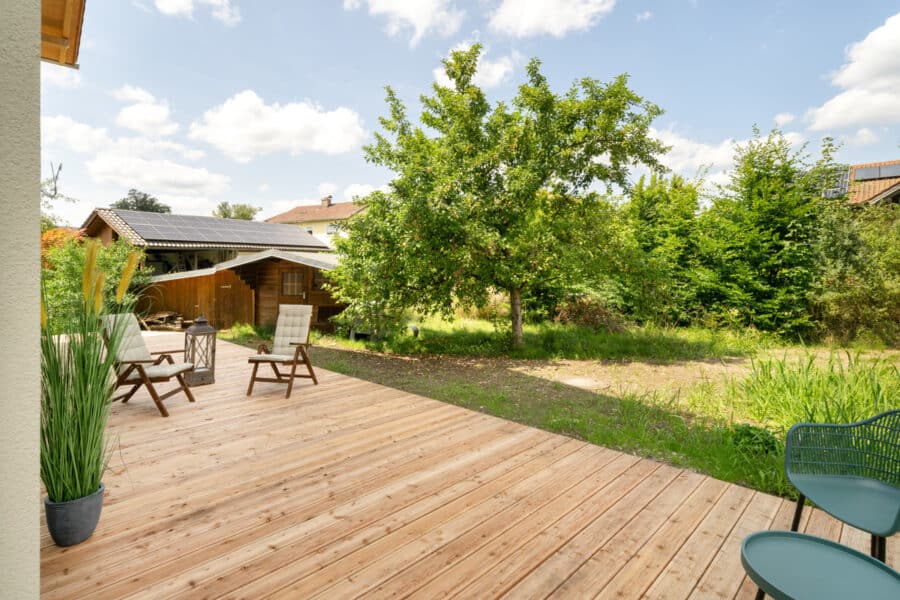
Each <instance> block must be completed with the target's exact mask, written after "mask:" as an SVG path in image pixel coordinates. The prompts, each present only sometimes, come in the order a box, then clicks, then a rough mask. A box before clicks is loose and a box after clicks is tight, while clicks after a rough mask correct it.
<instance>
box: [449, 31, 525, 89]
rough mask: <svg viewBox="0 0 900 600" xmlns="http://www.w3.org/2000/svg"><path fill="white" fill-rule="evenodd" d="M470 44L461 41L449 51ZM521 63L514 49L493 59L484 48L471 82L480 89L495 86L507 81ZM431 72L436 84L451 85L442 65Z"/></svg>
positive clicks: (461, 48)
mask: <svg viewBox="0 0 900 600" xmlns="http://www.w3.org/2000/svg"><path fill="white" fill-rule="evenodd" d="M471 46H472V44H471V43H470V42H462V43H460V44H457V45H456V46H454V47H453V48H452V49H451V52H453V51H456V50H468V49H469V48H470V47H471ZM521 63H522V55H521V54H519V52H517V51H516V50H513V51H512V52H510V53H509V54H507V55H506V56H501V57H499V58H497V59H495V60H491V59H490V58H489V57H488V52H487V50H484V51H483V52H482V54H481V56H480V57H479V58H478V70H477V71H476V72H475V77H473V78H472V83H474V84H475V85H477V86H478V87H480V88H482V89H488V88H492V87H497V86H498V85H500V84H502V83H504V82H505V81H507V80H508V79H509V78H510V76H512V74H513V71H515V69H516V67H517V66H518V65H519V64H521ZM432 74H433V75H434V80H435V81H436V82H437V83H438V84H440V85H443V86H448V87H449V86H450V85H451V81H450V78H449V77H447V73H446V72H445V71H444V67H443V65H442V66H440V67H436V68H435V69H434V70H433V71H432Z"/></svg>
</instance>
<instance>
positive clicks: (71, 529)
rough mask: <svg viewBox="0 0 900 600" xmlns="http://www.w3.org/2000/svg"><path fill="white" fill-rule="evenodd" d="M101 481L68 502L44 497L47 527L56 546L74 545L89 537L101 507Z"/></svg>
mask: <svg viewBox="0 0 900 600" xmlns="http://www.w3.org/2000/svg"><path fill="white" fill-rule="evenodd" d="M105 489H106V488H105V486H104V485H103V483H102V482H101V483H100V489H98V490H97V491H96V492H94V493H93V494H91V495H90V496H85V497H83V498H77V499H75V500H69V501H68V502H52V501H51V500H50V498H44V512H45V514H46V515H47V529H49V530H50V537H51V538H53V541H54V542H55V543H56V545H57V546H74V545H75V544H80V543H81V542H83V541H84V540H86V539H88V538H89V537H91V534H92V533H94V529H95V528H96V527H97V521H99V520H100V509H102V508H103V490H105Z"/></svg>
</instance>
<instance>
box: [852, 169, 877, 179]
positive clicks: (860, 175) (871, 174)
mask: <svg viewBox="0 0 900 600" xmlns="http://www.w3.org/2000/svg"><path fill="white" fill-rule="evenodd" d="M879 177H880V169H879V167H864V168H862V169H857V170H856V175H855V177H854V180H855V181H867V180H869V179H878V178H879Z"/></svg>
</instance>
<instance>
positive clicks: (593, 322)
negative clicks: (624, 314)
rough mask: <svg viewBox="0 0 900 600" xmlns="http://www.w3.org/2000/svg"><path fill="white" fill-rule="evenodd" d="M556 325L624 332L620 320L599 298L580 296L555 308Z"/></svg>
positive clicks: (586, 295)
mask: <svg viewBox="0 0 900 600" xmlns="http://www.w3.org/2000/svg"><path fill="white" fill-rule="evenodd" d="M554 321H555V322H557V323H562V324H564V325H576V326H578V327H584V328H586V329H590V330H592V331H608V332H621V331H624V330H625V326H624V325H623V324H622V318H621V316H620V315H619V314H617V313H616V312H615V311H614V310H612V309H611V308H610V307H609V305H608V304H607V303H606V302H604V301H603V299H601V298H600V297H598V296H596V295H594V294H580V295H578V296H574V297H572V298H570V299H569V300H567V301H566V302H563V303H562V304H560V305H559V306H558V307H557V310H556V318H555V319H554Z"/></svg>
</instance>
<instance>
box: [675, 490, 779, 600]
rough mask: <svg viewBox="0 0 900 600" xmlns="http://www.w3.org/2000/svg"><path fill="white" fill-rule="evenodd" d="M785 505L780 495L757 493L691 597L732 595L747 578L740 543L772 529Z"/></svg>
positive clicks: (730, 596)
mask: <svg viewBox="0 0 900 600" xmlns="http://www.w3.org/2000/svg"><path fill="white" fill-rule="evenodd" d="M781 505H782V500H781V498H776V497H774V496H768V495H766V494H762V493H759V492H754V494H753V498H752V499H751V500H750V504H749V506H747V509H746V510H745V511H744V513H743V514H742V515H741V518H740V519H739V520H738V522H737V525H736V526H735V527H734V528H733V529H732V530H731V533H730V534H729V535H728V537H727V538H726V539H725V543H723V544H722V546H721V547H720V548H719V551H718V552H717V553H716V556H715V558H714V559H713V560H712V562H711V563H710V564H709V566H708V567H707V569H706V571H705V572H704V574H703V575H702V576H701V577H700V580H699V582H698V583H697V586H696V587H695V588H694V591H693V593H691V595H690V596H689V598H694V599H697V600H699V599H701V598H733V597H734V595H735V594H736V593H737V591H738V589H739V588H740V587H741V585H742V583H743V581H744V568H743V566H742V565H741V542H743V541H744V538H745V537H747V536H748V535H750V534H751V533H753V532H755V531H760V530H763V529H769V527H770V525H771V524H772V523H773V521H774V519H775V515H776V514H777V513H778V510H779V508H780V507H781Z"/></svg>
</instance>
